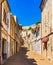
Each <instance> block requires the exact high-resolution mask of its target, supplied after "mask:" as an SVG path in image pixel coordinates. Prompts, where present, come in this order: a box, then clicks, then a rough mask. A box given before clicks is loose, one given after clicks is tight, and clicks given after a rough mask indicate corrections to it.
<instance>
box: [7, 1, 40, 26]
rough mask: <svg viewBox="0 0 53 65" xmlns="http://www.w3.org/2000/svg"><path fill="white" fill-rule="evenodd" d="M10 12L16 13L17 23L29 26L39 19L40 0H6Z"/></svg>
mask: <svg viewBox="0 0 53 65" xmlns="http://www.w3.org/2000/svg"><path fill="white" fill-rule="evenodd" d="M8 2H9V5H10V9H11V13H12V14H13V15H16V16H17V18H18V23H19V24H22V26H29V25H32V24H35V23H36V22H38V21H41V10H40V8H39V6H40V3H41V0H8Z"/></svg>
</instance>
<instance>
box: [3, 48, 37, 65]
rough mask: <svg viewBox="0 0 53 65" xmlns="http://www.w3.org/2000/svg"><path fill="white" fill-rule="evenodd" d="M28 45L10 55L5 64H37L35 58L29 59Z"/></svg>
mask: <svg viewBox="0 0 53 65" xmlns="http://www.w3.org/2000/svg"><path fill="white" fill-rule="evenodd" d="M27 52H29V51H28V50H27V48H26V47H22V48H21V49H20V52H19V53H17V54H15V55H14V56H12V57H10V58H9V59H8V60H7V61H6V62H5V63H4V64H3V65H37V64H36V61H35V60H34V59H29V58H28V55H26V53H27Z"/></svg>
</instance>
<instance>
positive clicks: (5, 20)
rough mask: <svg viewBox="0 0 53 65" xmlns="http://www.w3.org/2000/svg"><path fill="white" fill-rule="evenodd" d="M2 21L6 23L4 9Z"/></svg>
mask: <svg viewBox="0 0 53 65" xmlns="http://www.w3.org/2000/svg"><path fill="white" fill-rule="evenodd" d="M3 20H4V22H5V23H6V12H5V9H4V13H3Z"/></svg>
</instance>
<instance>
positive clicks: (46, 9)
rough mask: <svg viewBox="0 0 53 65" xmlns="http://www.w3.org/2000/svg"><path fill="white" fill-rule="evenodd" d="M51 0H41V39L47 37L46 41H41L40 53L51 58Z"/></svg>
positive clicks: (52, 13)
mask: <svg viewBox="0 0 53 65" xmlns="http://www.w3.org/2000/svg"><path fill="white" fill-rule="evenodd" d="M52 3H53V0H42V2H41V10H42V33H41V35H42V39H44V38H45V39H48V40H47V41H46V43H44V42H42V55H43V56H46V57H48V58H49V59H53V4H52Z"/></svg>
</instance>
